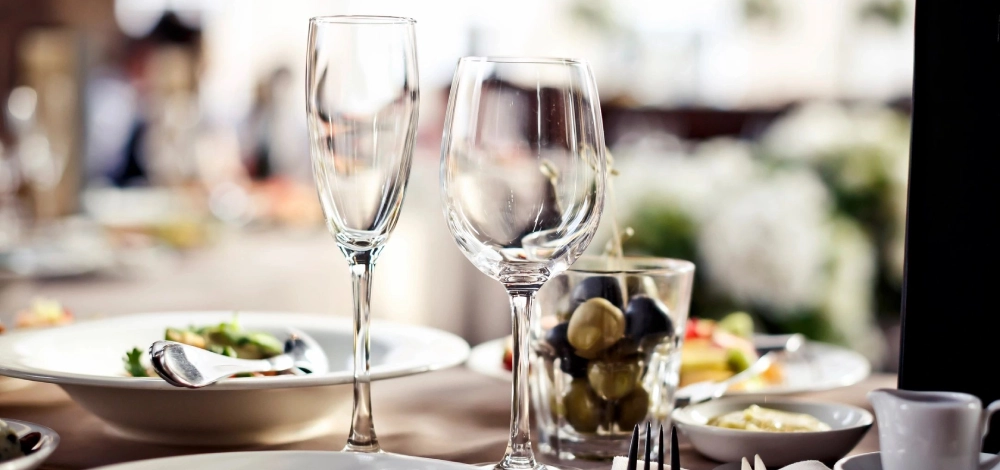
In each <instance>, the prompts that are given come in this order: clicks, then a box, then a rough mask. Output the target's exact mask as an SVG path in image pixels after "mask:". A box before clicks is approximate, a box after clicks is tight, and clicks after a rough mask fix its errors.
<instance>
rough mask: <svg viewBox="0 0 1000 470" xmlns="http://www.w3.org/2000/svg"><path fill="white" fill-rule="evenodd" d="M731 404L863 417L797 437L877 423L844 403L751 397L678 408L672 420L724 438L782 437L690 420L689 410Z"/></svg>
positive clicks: (723, 398)
mask: <svg viewBox="0 0 1000 470" xmlns="http://www.w3.org/2000/svg"><path fill="white" fill-rule="evenodd" d="M729 403H732V405H733V406H734V407H735V409H741V408H742V407H746V406H750V405H761V406H765V407H766V406H768V405H780V406H818V407H825V408H839V409H849V410H852V411H854V412H856V413H858V414H859V415H861V419H860V420H859V421H858V422H857V423H855V424H852V425H850V426H844V427H842V428H835V429H830V430H828V431H803V432H796V433H795V435H796V436H801V435H806V436H809V435H817V434H827V433H831V432H839V431H847V430H850V429H858V428H864V427H869V426H871V425H872V424H874V423H875V417H874V416H872V414H871V413H869V412H868V410H866V409H864V408H859V407H857V406H854V405H846V404H844V403H834V402H828V401H808V400H792V399H777V400H775V399H770V398H768V399H767V401H766V402H762V401H761V399H760V397H750V396H734V397H722V398H717V399H715V400H712V401H710V402H704V403H696V404H694V405H688V406H685V407H682V408H677V409H675V410H674V411H673V412H671V413H670V418H671V419H672V420H673V421H674V422H676V423H677V424H680V425H681V426H688V427H692V428H699V429H704V430H710V431H712V432H713V433H715V434H721V435H724V436H734V437H735V436H748V435H753V434H756V435H761V434H764V435H769V436H770V435H774V436H780V435H781V433H773V432H766V431H748V430H746V429H731V428H720V427H717V426H709V425H707V424H702V423H696V422H694V421H691V420H690V419H689V416H690V411H689V410H691V409H694V408H698V407H702V406H706V405H709V404H712V405H716V406H721V405H724V404H729Z"/></svg>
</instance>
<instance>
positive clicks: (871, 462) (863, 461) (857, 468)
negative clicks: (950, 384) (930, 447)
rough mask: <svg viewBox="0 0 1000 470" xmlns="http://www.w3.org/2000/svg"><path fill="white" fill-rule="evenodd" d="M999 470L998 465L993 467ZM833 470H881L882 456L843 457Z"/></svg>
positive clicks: (983, 457) (985, 457)
mask: <svg viewBox="0 0 1000 470" xmlns="http://www.w3.org/2000/svg"><path fill="white" fill-rule="evenodd" d="M993 457H994V455H993V454H979V461H980V462H985V461H987V460H988V459H991V458H993ZM993 469H994V470H997V469H1000V465H997V466H995V467H993ZM833 470H882V455H881V454H880V453H878V452H871V453H868V454H861V455H855V456H853V457H845V458H843V459H841V460H840V461H839V462H837V465H835V466H834V467H833Z"/></svg>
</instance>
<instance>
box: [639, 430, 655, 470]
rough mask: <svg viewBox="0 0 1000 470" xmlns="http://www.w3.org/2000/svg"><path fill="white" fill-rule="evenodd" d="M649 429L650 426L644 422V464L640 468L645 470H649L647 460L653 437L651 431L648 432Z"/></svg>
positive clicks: (650, 451)
mask: <svg viewBox="0 0 1000 470" xmlns="http://www.w3.org/2000/svg"><path fill="white" fill-rule="evenodd" d="M651 427H652V426H650V424H649V421H646V460H645V462H646V463H645V464H643V467H642V468H643V469H645V470H649V460H650V455H651V454H652V450H653V436H652V435H651V433H652V431H650V428H651Z"/></svg>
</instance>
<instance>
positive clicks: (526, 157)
mask: <svg viewBox="0 0 1000 470" xmlns="http://www.w3.org/2000/svg"><path fill="white" fill-rule="evenodd" d="M606 179H607V163H606V160H605V153H604V129H603V126H602V123H601V110H600V101H599V100H598V96H597V87H596V86H595V84H594V79H593V75H592V74H591V71H590V67H589V66H588V65H587V64H586V63H585V62H582V61H577V60H568V59H539V58H492V57H466V58H463V59H461V60H460V61H459V63H458V69H457V70H456V72H455V78H454V81H453V82H452V85H451V96H450V97H449V100H448V112H447V115H446V117H445V126H444V139H443V141H442V143H441V193H442V197H443V200H444V210H445V218H446V219H447V221H448V227H449V228H450V229H451V232H452V234H453V235H454V237H455V240H456V242H457V243H458V246H459V248H460V249H461V250H462V252H463V253H464V254H465V256H466V257H467V258H468V259H469V261H471V262H472V264H474V265H475V266H476V267H477V268H479V270H480V271H482V272H483V273H485V274H486V275H488V276H490V277H492V278H493V279H496V280H498V281H500V283H502V284H503V285H504V287H505V288H506V289H507V293H508V294H509V296H510V303H511V314H512V319H513V332H514V350H513V363H514V384H513V390H512V398H511V425H510V440H509V441H508V444H507V452H506V455H505V456H504V458H503V460H502V461H501V462H500V463H499V464H496V465H490V467H494V468H496V469H500V470H513V469H546V468H549V469H551V467H547V466H545V465H541V464H538V463H537V462H536V461H535V457H534V454H533V452H532V450H531V438H530V423H529V420H528V380H527V373H528V362H529V358H528V353H527V351H528V350H527V346H528V345H527V342H528V332H529V321H530V317H531V312H532V309H533V306H532V305H533V303H534V301H535V294H536V292H537V291H538V289H539V288H540V287H541V286H542V284H544V283H545V282H546V281H547V280H548V279H549V278H551V277H552V276H555V275H556V274H559V273H560V272H562V271H565V270H566V269H567V268H568V267H569V266H570V265H571V264H573V262H574V261H576V259H577V258H578V257H579V256H580V255H581V254H582V253H583V251H584V250H585V249H586V248H587V246H588V245H589V244H590V241H591V239H593V237H594V232H595V231H596V230H597V225H598V223H599V221H600V217H601V211H602V209H603V207H604V188H605V183H606Z"/></svg>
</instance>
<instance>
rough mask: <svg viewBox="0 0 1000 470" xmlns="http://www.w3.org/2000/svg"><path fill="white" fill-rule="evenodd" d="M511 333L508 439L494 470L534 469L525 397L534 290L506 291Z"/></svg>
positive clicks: (526, 399)
mask: <svg viewBox="0 0 1000 470" xmlns="http://www.w3.org/2000/svg"><path fill="white" fill-rule="evenodd" d="M507 292H508V293H509V294H510V307H511V317H512V318H511V320H512V323H513V330H514V331H513V332H514V350H513V357H512V359H513V361H512V362H513V364H514V384H513V387H512V389H511V400H510V416H511V419H510V439H509V440H508V441H507V453H506V454H505V455H504V457H503V460H502V461H500V463H499V464H498V465H497V466H496V468H497V469H498V470H515V469H516V470H521V469H534V468H537V464H536V463H535V455H534V453H533V452H532V451H531V422H530V421H529V416H528V413H529V409H528V405H529V398H528V363H529V361H528V359H529V357H528V349H527V348H528V331H529V329H528V324H529V320H530V318H531V309H532V304H533V303H534V302H535V293H536V292H537V289H525V290H521V289H508V290H507Z"/></svg>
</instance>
